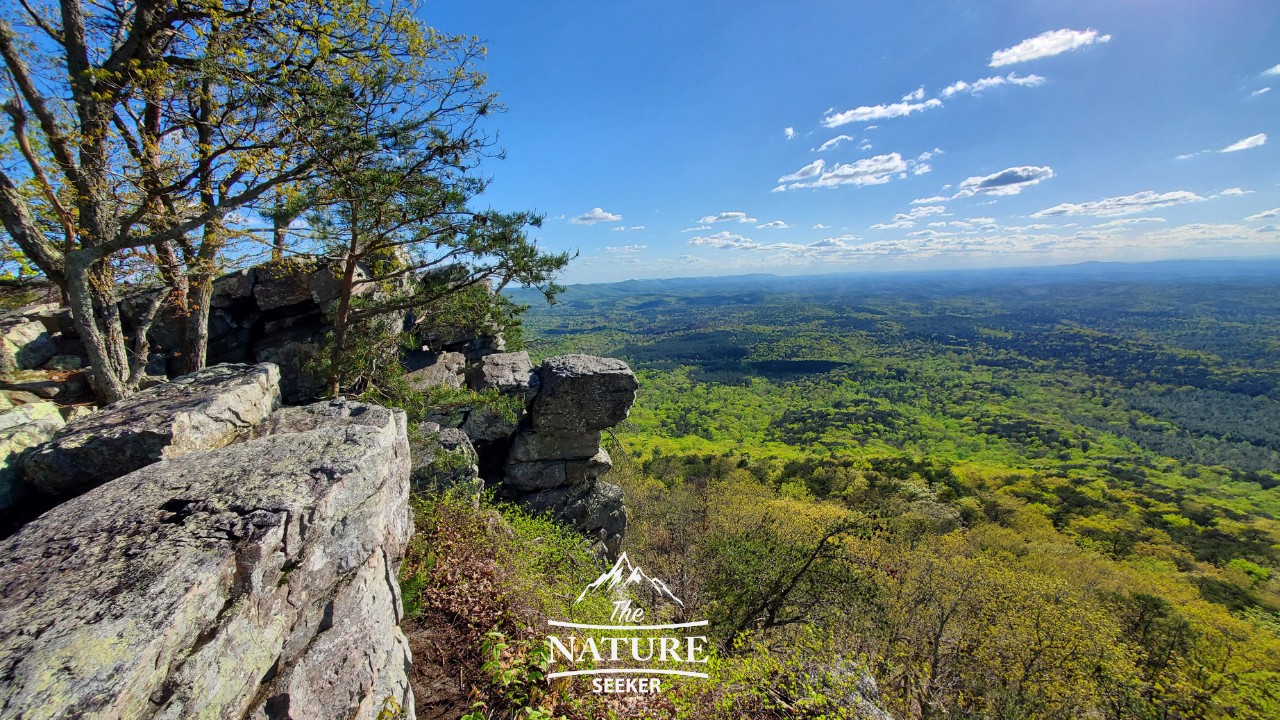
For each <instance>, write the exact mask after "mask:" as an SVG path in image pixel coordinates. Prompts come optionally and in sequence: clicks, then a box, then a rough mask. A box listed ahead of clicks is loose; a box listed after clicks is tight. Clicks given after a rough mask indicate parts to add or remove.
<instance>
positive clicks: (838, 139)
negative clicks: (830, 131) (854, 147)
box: [816, 135, 853, 152]
mask: <svg viewBox="0 0 1280 720" xmlns="http://www.w3.org/2000/svg"><path fill="white" fill-rule="evenodd" d="M845 140H848V141H850V142H852V141H853V136H852V135H837V136H835V137H833V138H831V139H830V140H828V141H826V142H824V143H822V144H821V145H819V146H818V149H817V150H816V152H826V151H827V150H833V149H835V147H836V146H837V145H839V144H840V143H842V142H844V141H845Z"/></svg>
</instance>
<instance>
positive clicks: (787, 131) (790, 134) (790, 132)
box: [782, 127, 796, 140]
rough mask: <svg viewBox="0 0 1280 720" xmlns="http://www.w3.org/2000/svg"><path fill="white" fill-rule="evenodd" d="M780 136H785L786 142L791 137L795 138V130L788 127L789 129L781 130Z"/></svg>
mask: <svg viewBox="0 0 1280 720" xmlns="http://www.w3.org/2000/svg"><path fill="white" fill-rule="evenodd" d="M782 134H783V135H786V136H787V139H788V140H790V139H791V138H793V137H795V136H796V129H795V128H790V127H789V128H782Z"/></svg>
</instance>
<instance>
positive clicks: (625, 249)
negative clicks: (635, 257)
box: [605, 245, 649, 255]
mask: <svg viewBox="0 0 1280 720" xmlns="http://www.w3.org/2000/svg"><path fill="white" fill-rule="evenodd" d="M647 247H649V246H648V245H615V246H611V247H607V248H605V252H611V253H616V254H619V255H631V254H634V253H638V252H640V251H641V250H644V249H645V248H647Z"/></svg>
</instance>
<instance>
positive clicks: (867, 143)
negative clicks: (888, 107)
mask: <svg viewBox="0 0 1280 720" xmlns="http://www.w3.org/2000/svg"><path fill="white" fill-rule="evenodd" d="M873 127H875V126H874V125H871V126H869V127H868V128H867V129H868V130H869V129H871V128H873ZM858 149H859V150H870V149H871V141H870V140H868V139H866V138H863V139H862V142H860V143H858Z"/></svg>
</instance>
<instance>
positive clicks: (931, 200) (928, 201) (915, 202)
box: [911, 195, 951, 205]
mask: <svg viewBox="0 0 1280 720" xmlns="http://www.w3.org/2000/svg"><path fill="white" fill-rule="evenodd" d="M950 199H951V198H949V197H943V196H941V195H934V196H933V197H927V198H916V199H915V200H912V201H911V204H912V205H928V204H931V203H940V202H946V201H948V200H950Z"/></svg>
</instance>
